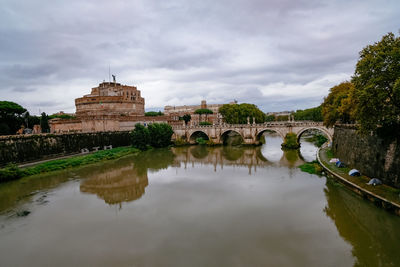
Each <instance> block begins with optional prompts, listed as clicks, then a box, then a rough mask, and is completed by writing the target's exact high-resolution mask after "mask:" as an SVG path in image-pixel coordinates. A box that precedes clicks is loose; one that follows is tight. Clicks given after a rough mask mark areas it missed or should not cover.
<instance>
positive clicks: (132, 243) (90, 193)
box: [0, 135, 400, 266]
mask: <svg viewBox="0 0 400 267" xmlns="http://www.w3.org/2000/svg"><path fill="white" fill-rule="evenodd" d="M281 142H282V140H280V138H279V137H277V136H273V135H272V136H268V137H267V138H266V144H265V145H263V146H262V147H257V148H252V147H251V148H249V147H244V148H238V147H216V148H208V147H203V146H192V147H182V148H171V149H158V150H152V151H148V152H145V153H142V154H140V155H139V156H129V157H125V158H122V159H119V160H116V161H110V162H106V163H101V164H97V165H92V166H86V167H84V168H80V169H74V170H69V171H62V172H57V173H52V174H47V175H42V176H36V177H27V178H24V179H21V180H18V181H14V182H10V183H5V184H1V185H0V266H400V218H399V217H396V216H395V215H392V214H390V213H388V212H386V211H384V210H381V209H379V208H377V207H375V206H374V205H373V204H371V203H370V202H368V201H365V200H363V199H361V198H360V197H358V196H357V195H355V194H354V193H353V192H351V191H349V190H348V189H346V188H344V187H343V186H341V185H340V184H337V183H335V182H334V181H332V180H331V179H327V178H326V177H319V176H317V175H312V174H308V173H304V172H301V171H300V170H299V169H298V168H297V166H298V165H299V164H302V163H303V162H304V161H312V160H314V159H315V153H316V147H315V146H314V145H313V144H311V143H308V142H306V141H305V140H302V148H301V150H300V152H301V153H298V152H296V151H294V152H293V151H290V152H283V151H282V150H280V143H281Z"/></svg>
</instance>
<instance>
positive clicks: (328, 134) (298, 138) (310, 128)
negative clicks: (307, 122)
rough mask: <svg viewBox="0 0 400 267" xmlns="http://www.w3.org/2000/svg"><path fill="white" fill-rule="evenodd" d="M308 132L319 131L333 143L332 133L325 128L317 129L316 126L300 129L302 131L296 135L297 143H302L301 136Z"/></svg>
mask: <svg viewBox="0 0 400 267" xmlns="http://www.w3.org/2000/svg"><path fill="white" fill-rule="evenodd" d="M308 130H318V131H320V132H322V133H324V134H325V135H326V137H328V140H329V142H332V139H333V136H332V135H331V133H330V132H329V131H328V130H327V129H325V128H323V127H315V126H314V127H313V126H310V127H304V128H302V129H300V130H299V131H298V132H297V133H296V135H297V141H300V137H301V135H302V134H303V133H304V132H306V131H308Z"/></svg>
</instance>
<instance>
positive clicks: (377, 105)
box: [352, 33, 400, 135]
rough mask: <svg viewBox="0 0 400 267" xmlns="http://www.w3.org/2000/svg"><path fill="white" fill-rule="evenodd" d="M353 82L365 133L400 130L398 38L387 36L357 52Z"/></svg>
mask: <svg viewBox="0 0 400 267" xmlns="http://www.w3.org/2000/svg"><path fill="white" fill-rule="evenodd" d="M352 82H353V84H354V87H355V96H356V98H357V101H358V105H357V121H358V122H359V123H360V126H361V130H363V131H364V132H367V131H375V132H377V133H378V134H379V133H395V134H397V135H398V132H399V130H400V37H396V36H395V35H394V34H393V33H388V34H386V35H385V36H383V37H382V39H381V40H380V41H379V42H376V43H375V44H373V45H368V46H367V47H365V48H364V49H363V50H362V51H361V52H360V59H359V60H358V62H357V65H356V69H355V72H354V76H353V79H352Z"/></svg>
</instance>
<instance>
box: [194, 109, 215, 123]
mask: <svg viewBox="0 0 400 267" xmlns="http://www.w3.org/2000/svg"><path fill="white" fill-rule="evenodd" d="M194 114H199V115H200V119H201V115H202V114H206V121H207V116H208V114H213V112H212V110H211V109H208V108H199V109H196V110H195V112H194Z"/></svg>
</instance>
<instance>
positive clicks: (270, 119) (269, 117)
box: [265, 115, 275, 122]
mask: <svg viewBox="0 0 400 267" xmlns="http://www.w3.org/2000/svg"><path fill="white" fill-rule="evenodd" d="M265 121H266V122H269V121H275V116H274V115H266V116H265Z"/></svg>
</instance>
